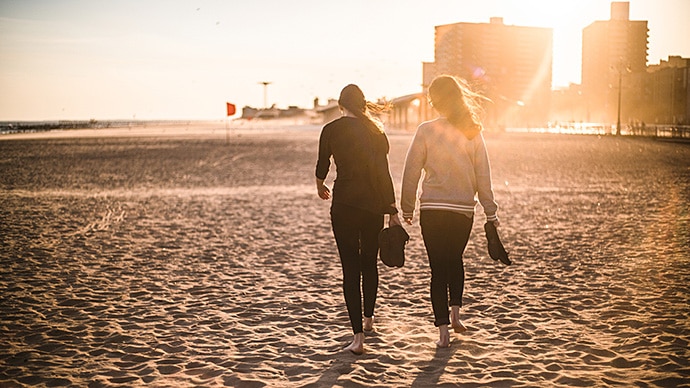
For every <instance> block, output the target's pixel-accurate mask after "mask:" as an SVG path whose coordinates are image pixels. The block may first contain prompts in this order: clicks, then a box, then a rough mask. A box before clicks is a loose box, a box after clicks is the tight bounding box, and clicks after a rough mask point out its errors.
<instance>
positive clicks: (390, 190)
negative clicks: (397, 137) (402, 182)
mask: <svg viewBox="0 0 690 388" xmlns="http://www.w3.org/2000/svg"><path fill="white" fill-rule="evenodd" d="M383 137H384V140H385V146H386V147H385V152H384V153H383V156H382V158H383V163H382V164H381V167H380V169H381V171H380V174H381V177H382V179H381V185H382V186H383V187H381V189H382V190H383V191H382V192H383V206H384V208H383V213H384V214H397V213H398V209H397V208H395V207H392V206H390V205H391V204H395V187H393V177H392V176H391V170H390V163H389V162H388V151H389V150H390V143H389V142H388V137H387V136H386V135H385V134H384V135H383Z"/></svg>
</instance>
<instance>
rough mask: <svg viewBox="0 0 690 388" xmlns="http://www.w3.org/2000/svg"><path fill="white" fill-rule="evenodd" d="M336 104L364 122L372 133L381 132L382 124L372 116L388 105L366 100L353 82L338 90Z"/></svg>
mask: <svg viewBox="0 0 690 388" xmlns="http://www.w3.org/2000/svg"><path fill="white" fill-rule="evenodd" d="M338 104H339V105H340V106H342V107H343V108H345V109H347V110H348V111H349V112H350V113H352V114H353V115H355V117H357V118H358V119H360V120H362V122H364V125H366V127H367V128H369V130H371V131H372V132H373V133H382V132H383V124H382V123H381V121H379V120H378V119H376V118H374V117H373V116H372V112H373V113H381V112H384V111H386V110H387V109H388V105H383V104H376V103H373V102H370V101H367V100H366V99H365V98H364V93H362V90H361V89H360V88H359V86H357V85H355V84H349V85H347V86H345V87H344V88H343V90H342V91H341V92H340V98H339V99H338Z"/></svg>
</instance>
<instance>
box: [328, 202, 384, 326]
mask: <svg viewBox="0 0 690 388" xmlns="http://www.w3.org/2000/svg"><path fill="white" fill-rule="evenodd" d="M331 224H332V225H333V235H334V236H335V242H336V244H337V245H338V253H339V254H340V264H341V265H342V267H343V292H344V294H345V304H346V305H347V313H348V315H349V316H350V324H351V325H352V331H353V332H354V333H355V334H357V333H362V332H363V329H362V293H363V294H364V316H365V317H372V316H373V315H374V305H375V304H376V291H377V289H378V286H379V272H378V267H377V263H376V259H377V256H378V249H379V244H378V235H379V231H380V230H381V229H382V228H383V215H380V214H374V213H370V212H368V211H366V210H362V209H357V208H355V207H351V206H347V205H343V204H339V203H333V205H332V206H331ZM360 276H361V277H360ZM360 279H361V282H362V286H361V291H362V292H360Z"/></svg>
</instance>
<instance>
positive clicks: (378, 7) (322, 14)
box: [0, 0, 690, 120]
mask: <svg viewBox="0 0 690 388" xmlns="http://www.w3.org/2000/svg"><path fill="white" fill-rule="evenodd" d="M688 15H690V0H630V19H631V20H647V21H648V27H649V30H650V31H649V56H648V63H650V64H654V63H659V60H660V59H667V58H668V56H669V55H681V56H683V57H686V58H687V57H690V39H688V37H689V36H690V23H688ZM493 16H497V17H503V19H504V23H505V24H508V25H520V26H535V27H549V28H553V36H554V60H553V85H554V86H565V85H567V84H568V83H570V82H574V83H579V82H580V65H581V63H580V61H581V36H582V29H583V28H584V27H586V26H587V25H589V24H590V23H592V22H594V21H596V20H608V19H609V17H610V1H609V0H474V1H472V0H414V1H411V0H395V1H393V0H350V1H338V2H336V1H324V0H290V1H288V0H246V1H239V0H187V1H176V0H112V1H95V0H0V120H55V119H74V120H86V119H91V118H94V119H98V120H106V119H131V118H137V119H222V118H224V114H225V102H226V101H229V102H233V103H235V104H236V105H237V107H238V112H239V111H240V110H241V107H242V106H245V105H249V106H254V107H262V106H263V104H264V89H263V86H262V85H260V84H259V82H261V81H270V82H272V84H271V85H269V86H268V102H269V104H273V103H275V104H277V105H278V106H279V107H281V108H285V107H287V106H289V105H297V106H300V107H310V106H311V105H312V103H313V99H314V98H315V97H319V98H320V99H321V100H322V101H325V100H326V99H327V98H333V97H337V96H338V94H339V92H340V89H341V88H342V87H343V86H345V85H346V84H348V83H357V84H359V85H360V86H361V87H362V89H363V90H364V93H365V94H366V96H367V98H369V99H372V100H375V99H377V98H379V97H396V96H401V95H406V94H410V93H415V92H418V91H419V90H420V86H419V85H420V84H421V78H422V65H421V63H422V62H423V61H433V60H434V26H436V25H441V24H449V23H457V22H471V23H487V22H488V21H489V18H490V17H493Z"/></svg>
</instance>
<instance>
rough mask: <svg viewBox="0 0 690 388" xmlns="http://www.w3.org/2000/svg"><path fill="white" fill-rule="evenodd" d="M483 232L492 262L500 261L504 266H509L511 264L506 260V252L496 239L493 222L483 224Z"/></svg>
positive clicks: (498, 239)
mask: <svg viewBox="0 0 690 388" xmlns="http://www.w3.org/2000/svg"><path fill="white" fill-rule="evenodd" d="M484 232H485V233H486V240H487V242H488V246H489V256H491V258H492V259H494V260H500V261H501V263H503V264H505V265H510V264H512V262H511V261H510V259H509V258H508V252H506V249H505V248H504V247H503V243H501V239H500V238H499V237H498V230H496V226H495V225H494V223H493V222H487V223H486V224H484Z"/></svg>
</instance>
